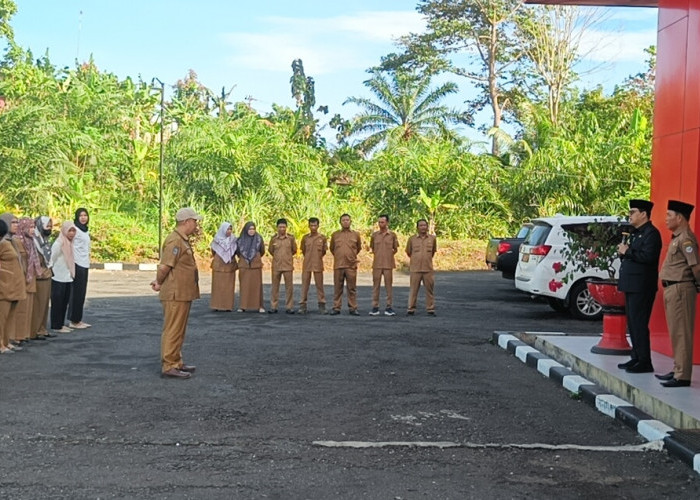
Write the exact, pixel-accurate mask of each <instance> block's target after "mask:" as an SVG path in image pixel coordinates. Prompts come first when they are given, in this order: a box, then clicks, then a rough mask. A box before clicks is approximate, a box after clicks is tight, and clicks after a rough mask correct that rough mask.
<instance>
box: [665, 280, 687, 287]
mask: <svg viewBox="0 0 700 500" xmlns="http://www.w3.org/2000/svg"><path fill="white" fill-rule="evenodd" d="M679 283H692V281H690V280H686V281H669V280H661V286H662V287H664V288H666V287H669V286H671V285H677V284H679Z"/></svg>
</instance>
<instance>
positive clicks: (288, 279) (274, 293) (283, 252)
mask: <svg viewBox="0 0 700 500" xmlns="http://www.w3.org/2000/svg"><path fill="white" fill-rule="evenodd" d="M267 251H268V252H270V255H272V286H271V291H270V309H269V310H268V311H267V312H268V313H271V314H275V313H276V312H277V304H278V303H279V297H280V281H281V279H282V278H284V292H285V301H284V312H286V313H287V314H294V280H293V274H294V256H295V255H296V253H297V241H296V239H295V238H294V236H293V235H291V234H287V219H279V220H278V221H277V234H275V235H274V236H273V237H272V238H271V239H270V244H269V245H268V247H267Z"/></svg>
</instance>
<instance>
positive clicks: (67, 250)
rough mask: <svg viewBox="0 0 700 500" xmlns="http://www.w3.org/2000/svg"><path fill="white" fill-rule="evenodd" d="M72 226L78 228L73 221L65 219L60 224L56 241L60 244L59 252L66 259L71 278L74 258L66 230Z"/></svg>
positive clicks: (73, 274) (73, 270)
mask: <svg viewBox="0 0 700 500" xmlns="http://www.w3.org/2000/svg"><path fill="white" fill-rule="evenodd" d="M71 228H74V229H75V230H76V231H77V230H78V229H77V228H76V227H75V224H73V221H70V220H67V221H64V222H63V224H61V232H60V233H59V234H58V238H56V241H59V242H60V244H61V253H62V254H63V258H64V259H66V265H67V266H68V270H69V271H70V276H71V278H75V260H74V259H73V241H72V240H69V239H68V231H70V230H71Z"/></svg>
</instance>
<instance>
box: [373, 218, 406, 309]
mask: <svg viewBox="0 0 700 500" xmlns="http://www.w3.org/2000/svg"><path fill="white" fill-rule="evenodd" d="M377 224H378V225H379V231H375V232H374V233H372V236H371V237H370V240H369V247H370V248H371V249H372V253H373V254H374V260H373V261H372V310H371V311H370V312H369V315H370V316H379V289H380V288H381V283H382V276H383V277H384V288H386V309H384V314H385V315H387V316H395V315H396V313H395V312H394V310H393V309H392V307H391V306H392V302H393V286H392V285H393V282H394V268H395V267H396V262H395V260H394V254H396V252H397V251H398V249H399V239H398V238H397V237H396V234H395V233H394V232H393V231H390V230H389V216H388V215H380V216H379V219H378V220H377Z"/></svg>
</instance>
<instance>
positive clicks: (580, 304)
mask: <svg viewBox="0 0 700 500" xmlns="http://www.w3.org/2000/svg"><path fill="white" fill-rule="evenodd" d="M569 312H571V315H572V316H573V317H574V318H576V319H586V320H598V319H600V318H602V317H603V308H602V307H601V305H600V304H598V303H597V302H596V301H595V299H593V297H592V296H591V293H590V292H589V291H588V287H587V286H586V282H585V281H583V280H582V281H579V282H577V283H575V284H574V286H572V287H571V291H570V292H569Z"/></svg>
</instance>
